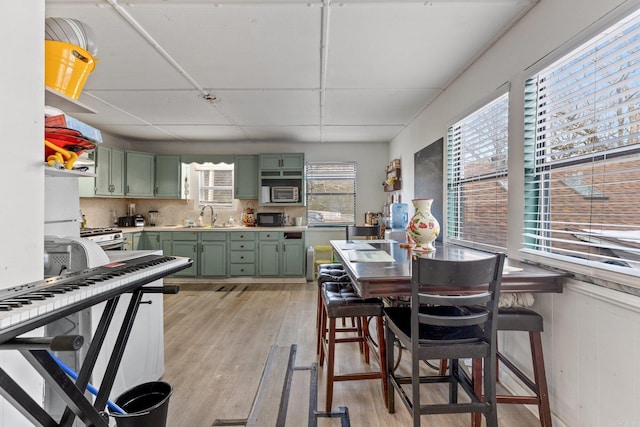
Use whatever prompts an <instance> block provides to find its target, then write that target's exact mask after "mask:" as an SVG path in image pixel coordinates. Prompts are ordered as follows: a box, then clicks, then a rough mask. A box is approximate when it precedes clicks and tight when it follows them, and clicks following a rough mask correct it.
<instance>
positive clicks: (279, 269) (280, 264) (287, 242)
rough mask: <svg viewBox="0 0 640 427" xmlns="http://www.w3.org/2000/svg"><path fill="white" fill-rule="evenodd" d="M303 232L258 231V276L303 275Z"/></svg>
mask: <svg viewBox="0 0 640 427" xmlns="http://www.w3.org/2000/svg"><path fill="white" fill-rule="evenodd" d="M304 258H305V254H304V234H303V233H300V232H292V233H288V232H284V233H283V232H273V231H261V232H259V233H258V276H265V277H266V276H284V277H300V276H304V274H305V273H304Z"/></svg>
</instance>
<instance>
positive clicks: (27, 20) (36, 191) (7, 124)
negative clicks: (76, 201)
mask: <svg viewBox="0 0 640 427" xmlns="http://www.w3.org/2000/svg"><path fill="white" fill-rule="evenodd" d="M0 40H3V43H4V48H3V52H4V60H3V65H2V67H0V76H1V81H2V97H0V104H1V105H2V108H0V114H1V116H0V117H2V119H0V124H1V125H2V144H1V145H2V159H3V162H2V168H1V169H0V174H1V177H2V187H1V188H2V189H1V190H0V194H2V208H1V209H0V224H1V227H2V235H3V238H4V240H5V244H4V245H2V247H1V248H0V288H7V287H10V286H15V285H21V284H24V283H28V282H30V281H34V280H39V279H41V278H42V277H43V250H44V241H43V229H44V169H43V166H42V165H43V164H44V145H43V121H44V119H43V116H44V114H43V111H44V109H43V106H44V92H43V82H44V0H34V1H28V2H21V1H20V2H2V3H0ZM0 366H1V367H2V369H4V370H6V371H7V372H9V373H10V374H15V373H17V372H20V373H21V374H20V377H19V378H20V383H21V384H22V385H23V387H25V388H26V389H27V390H28V391H29V392H31V393H33V394H34V395H36V396H37V395H38V394H39V393H41V390H42V385H41V382H40V381H39V379H38V378H39V377H38V376H37V375H36V374H35V372H34V371H33V370H32V369H31V368H30V366H29V365H28V364H27V363H26V362H24V359H23V358H22V357H20V356H18V355H17V354H16V353H15V352H0ZM0 425H3V426H12V427H14V426H15V427H20V426H30V425H31V423H28V422H27V421H26V420H25V419H24V418H23V417H22V416H21V415H20V414H18V413H17V412H16V411H15V409H14V408H13V407H12V406H11V405H9V404H7V403H6V402H5V401H4V400H3V399H0Z"/></svg>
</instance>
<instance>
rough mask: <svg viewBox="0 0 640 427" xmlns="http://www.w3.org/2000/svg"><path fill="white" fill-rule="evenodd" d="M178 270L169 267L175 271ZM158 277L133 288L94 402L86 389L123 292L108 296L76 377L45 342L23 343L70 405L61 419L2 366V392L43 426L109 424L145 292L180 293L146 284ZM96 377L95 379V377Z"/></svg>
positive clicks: (26, 355)
mask: <svg viewBox="0 0 640 427" xmlns="http://www.w3.org/2000/svg"><path fill="white" fill-rule="evenodd" d="M189 261H190V262H189V263H188V264H185V265H184V266H181V267H177V270H175V271H178V270H181V269H183V268H186V267H188V266H189V265H191V260H189ZM175 271H174V270H170V271H167V274H165V275H168V274H172V273H173V272H175ZM157 278H158V277H156V276H151V277H149V278H148V279H143V280H141V283H138V285H139V286H138V287H136V288H135V289H130V290H128V291H125V292H128V293H131V294H132V297H131V301H130V302H129V305H128V307H127V311H126V313H125V315H124V318H123V320H122V324H121V325H120V330H119V333H118V336H117V339H116V342H115V344H114V346H113V349H112V351H111V356H110V358H109V362H108V364H107V368H106V371H105V374H104V377H103V378H102V381H101V382H100V384H99V386H98V384H94V385H95V386H96V388H98V390H99V391H98V395H97V396H96V397H95V400H94V401H93V403H91V397H89V396H88V392H86V391H85V390H86V388H87V385H88V384H89V379H90V377H91V374H92V372H93V369H94V367H95V364H96V361H97V358H98V354H99V353H100V350H101V348H102V345H103V343H104V341H105V338H106V336H107V332H108V330H109V325H110V324H111V321H112V319H113V317H114V314H115V312H116V307H117V305H118V302H119V300H120V295H121V294H118V295H114V296H111V297H110V299H108V300H106V305H105V308H104V310H103V312H102V315H101V318H100V321H99V323H98V326H97V329H96V332H95V334H94V335H93V337H92V339H91V342H90V345H89V349H88V351H87V354H86V356H85V359H84V360H83V362H82V366H81V367H80V371H79V372H78V378H77V379H76V380H75V381H74V380H72V379H71V378H70V377H69V376H68V375H67V374H66V373H65V372H64V371H63V370H62V368H61V367H60V366H59V365H58V364H57V363H56V361H55V360H54V358H53V357H52V356H51V354H50V353H49V351H48V350H46V349H42V346H41V345H39V346H34V348H32V349H30V348H24V346H23V347H21V348H20V349H18V350H17V351H19V352H20V353H21V354H22V355H23V357H24V358H25V359H26V360H27V361H28V362H29V363H30V364H31V365H32V366H33V367H34V369H35V370H36V371H37V372H38V373H39V374H40V375H41V376H42V378H43V379H44V380H45V382H46V383H47V384H48V385H50V386H51V387H52V389H53V390H54V391H55V393H56V394H58V395H59V396H60V397H61V398H62V399H63V401H64V402H65V404H66V405H67V408H66V409H65V411H64V413H63V415H62V417H61V419H60V422H57V421H56V420H54V419H53V417H52V416H51V415H50V414H48V413H47V412H46V411H45V409H44V408H43V407H42V406H41V405H40V404H38V403H37V402H36V401H35V400H34V399H33V398H32V397H31V396H29V395H28V394H27V392H26V391H25V390H24V389H23V388H22V387H21V386H20V385H19V384H18V383H17V382H16V381H15V380H14V379H13V378H11V376H10V375H9V374H7V372H6V371H5V370H4V369H2V368H1V367H0V395H1V396H2V397H4V398H5V399H6V400H7V401H8V402H9V403H11V404H12V405H13V406H14V407H15V408H16V409H17V410H18V411H19V412H20V413H22V414H23V415H24V416H25V417H26V418H27V419H28V420H29V421H30V422H31V423H33V424H34V425H35V426H43V427H71V426H72V425H73V422H74V420H75V417H78V418H79V419H80V420H81V421H82V422H83V423H84V424H85V425H87V426H95V427H109V419H108V415H107V414H106V413H105V412H104V409H105V407H106V404H107V400H108V399H109V394H110V393H111V389H112V387H113V384H114V381H115V377H116V373H117V372H118V368H119V366H120V362H121V361H122V357H123V354H124V350H125V347H126V345H127V341H128V339H129V335H130V333H131V330H132V327H133V323H134V321H135V318H136V314H137V312H138V308H139V306H140V301H141V299H142V296H143V294H144V293H170V294H174V293H177V292H178V290H179V288H178V287H177V286H166V287H146V288H144V287H142V285H144V284H146V283H150V282H151V281H153V280H157ZM15 349H16V346H15V345H13V344H12V341H11V340H8V341H5V342H4V343H2V344H0V350H15ZM94 380H95V379H94Z"/></svg>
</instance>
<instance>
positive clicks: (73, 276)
mask: <svg viewBox="0 0 640 427" xmlns="http://www.w3.org/2000/svg"><path fill="white" fill-rule="evenodd" d="M191 263H192V261H191V260H190V259H188V258H181V257H165V256H161V255H150V256H147V257H142V258H137V259H133V260H129V261H125V262H122V263H114V264H113V265H106V266H102V267H97V268H93V269H88V270H85V271H82V272H75V273H69V274H67V275H64V276H58V277H55V278H49V279H44V280H41V281H38V282H34V283H29V284H26V285H21V286H16V287H14V288H8V289H5V290H0V337H2V338H4V339H10V338H12V336H8V337H5V335H4V334H5V331H4V330H6V329H9V328H12V329H14V328H18V327H21V328H27V326H28V324H31V323H33V324H35V323H36V322H37V321H40V322H42V321H43V318H45V317H47V316H50V315H52V314H54V313H55V312H57V311H60V310H62V309H68V308H69V307H72V308H76V307H77V310H81V309H83V308H86V307H88V306H90V305H92V304H97V303H99V302H101V301H103V300H106V299H108V297H107V296H105V297H104V298H103V299H98V300H92V301H91V303H85V301H86V300H87V299H89V298H94V297H97V298H99V297H100V296H101V295H111V297H112V296H113V295H112V294H107V293H108V292H110V291H112V290H114V289H115V290H118V289H119V288H120V289H122V292H127V291H131V290H132V289H133V288H135V286H133V287H129V286H128V285H129V284H138V285H139V286H142V285H144V284H146V283H149V282H151V281H153V280H156V279H157V278H160V277H164V276H166V275H167V274H171V273H173V272H175V271H179V270H181V269H183V268H186V267H188V266H189V265H191ZM149 277H153V278H152V279H147V278H149ZM38 326H39V325H35V326H34V328H35V327H38ZM40 326H41V325H40ZM24 332H25V331H22V332H21V333H24ZM16 335H19V334H16ZM16 335H13V336H16ZM0 342H2V339H0Z"/></svg>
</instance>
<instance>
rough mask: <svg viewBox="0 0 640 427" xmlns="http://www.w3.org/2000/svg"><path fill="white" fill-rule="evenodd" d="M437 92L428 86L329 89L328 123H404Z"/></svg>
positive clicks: (327, 100) (327, 101)
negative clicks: (414, 87)
mask: <svg viewBox="0 0 640 427" xmlns="http://www.w3.org/2000/svg"><path fill="white" fill-rule="evenodd" d="M437 93H438V92H437V91H435V90H426V89H377V90H373V89H370V90H367V89H353V90H349V89H334V90H327V91H326V96H325V106H324V123H325V124H327V125H405V124H407V123H408V122H409V121H410V120H411V119H412V118H413V117H414V116H415V114H416V113H417V112H418V111H420V110H421V109H422V107H423V106H424V105H425V103H426V100H429V99H431V98H433V97H434V96H435V95H436V94H437Z"/></svg>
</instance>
